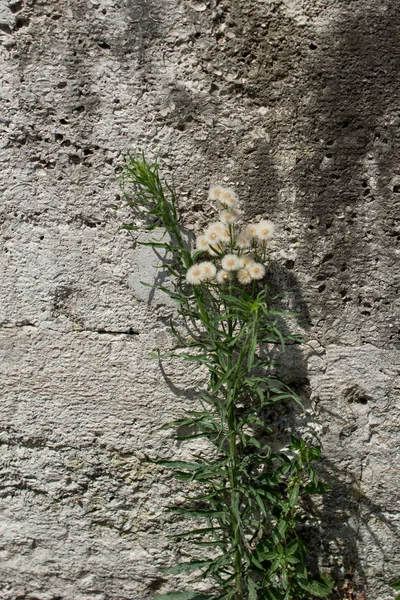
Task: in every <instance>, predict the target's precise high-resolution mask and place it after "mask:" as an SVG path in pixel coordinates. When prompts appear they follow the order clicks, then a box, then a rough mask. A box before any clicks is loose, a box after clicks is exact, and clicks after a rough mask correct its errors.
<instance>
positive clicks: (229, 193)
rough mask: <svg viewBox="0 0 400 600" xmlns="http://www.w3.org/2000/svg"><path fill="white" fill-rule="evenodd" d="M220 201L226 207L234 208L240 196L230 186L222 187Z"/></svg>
mask: <svg viewBox="0 0 400 600" xmlns="http://www.w3.org/2000/svg"><path fill="white" fill-rule="evenodd" d="M218 202H219V204H220V205H221V206H223V207H225V208H234V207H235V206H236V205H237V203H238V197H237V196H236V194H235V192H234V191H233V190H231V189H230V188H222V191H221V193H220V195H219V198H218Z"/></svg>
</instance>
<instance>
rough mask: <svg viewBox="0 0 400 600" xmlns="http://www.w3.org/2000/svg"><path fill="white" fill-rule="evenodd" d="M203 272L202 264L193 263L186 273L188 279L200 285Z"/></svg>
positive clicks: (193, 283)
mask: <svg viewBox="0 0 400 600" xmlns="http://www.w3.org/2000/svg"><path fill="white" fill-rule="evenodd" d="M202 274H203V271H202V269H201V266H200V264H198V265H192V266H191V267H190V269H188V272H187V273H186V281H187V282H188V283H191V284H192V285H199V284H200V283H201V282H202V281H203V278H202Z"/></svg>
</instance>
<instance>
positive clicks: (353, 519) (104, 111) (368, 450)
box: [0, 0, 400, 600]
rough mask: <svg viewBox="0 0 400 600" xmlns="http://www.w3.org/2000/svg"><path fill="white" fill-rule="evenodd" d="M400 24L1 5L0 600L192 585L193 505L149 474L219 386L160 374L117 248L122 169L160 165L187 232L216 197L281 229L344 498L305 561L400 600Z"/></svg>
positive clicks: (335, 14) (294, 1)
mask: <svg viewBox="0 0 400 600" xmlns="http://www.w3.org/2000/svg"><path fill="white" fill-rule="evenodd" d="M398 8H399V7H398V2H396V0H379V1H378V0H362V1H361V0H360V1H358V0H352V1H351V2H350V1H349V0H265V1H262V0H261V1H259V0H246V1H240V0H221V1H218V0H209V1H207V0H205V1H204V2H203V1H197V0H187V1H186V0H8V1H6V0H2V2H1V3H0V33H1V61H2V66H1V72H2V87H1V92H0V98H1V108H0V131H1V134H0V161H1V172H0V177H1V193H2V199H1V204H0V223H1V234H0V235H1V241H0V272H1V280H0V340H1V342H0V353H1V363H0V381H1V390H2V392H1V396H2V398H1V404H0V414H1V418H0V441H1V471H0V473H1V487H0V512H1V517H0V530H1V534H0V556H1V560H0V598H1V600H3V599H4V600H61V599H62V600H144V599H152V598H153V596H154V593H155V591H157V590H168V589H173V586H174V585H178V584H179V579H178V581H177V580H175V581H174V582H170V583H168V582H167V579H168V578H167V577H166V576H165V575H164V574H162V573H160V571H159V570H158V567H160V566H166V565H168V564H171V563H173V562H174V561H175V560H176V559H177V557H182V556H187V548H186V547H185V546H184V545H181V544H179V543H177V542H174V541H172V540H171V538H168V537H167V534H168V533H171V532H172V531H175V530H177V528H179V523H177V522H175V521H174V519H173V518H172V516H171V515H170V514H168V512H167V511H166V510H165V506H166V505H167V504H169V503H170V502H171V501H173V500H174V499H176V498H177V497H178V496H179V493H180V492H179V490H178V489H177V488H176V486H175V484H174V482H173V481H172V480H171V478H170V477H169V475H168V474H167V473H164V472H162V471H161V470H160V469H159V468H158V467H155V466H154V465H151V464H149V463H148V462H146V457H148V456H149V457H153V458H154V457H156V456H186V455H188V454H190V452H191V451H192V450H193V446H190V445H184V446H182V445H177V444H176V443H173V442H172V441H171V439H170V438H169V434H167V433H161V432H159V433H152V432H153V430H154V429H155V428H156V427H157V425H159V424H160V423H162V422H164V421H165V420H168V418H173V417H176V416H179V415H181V414H182V411H183V409H184V408H185V407H188V406H190V405H192V403H193V402H195V401H196V390H197V388H198V386H199V385H200V384H201V381H202V373H200V372H198V371H192V370H188V369H187V368H186V366H185V365H182V364H178V363H176V362H171V363H169V362H167V363H166V364H164V371H161V370H160V366H159V365H158V364H157V362H156V361H154V360H152V359H150V358H149V354H150V352H151V350H152V348H154V347H155V346H156V347H159V348H168V347H169V346H170V345H171V338H170V335H169V333H168V325H167V323H168V316H169V315H170V313H171V311H172V310H173V307H171V305H169V304H168V303H166V302H165V299H164V298H162V297H161V296H157V295H156V296H155V297H154V298H148V293H147V292H146V289H145V288H142V287H141V286H140V283H139V282H140V280H141V279H147V280H149V281H151V279H152V277H153V276H154V273H155V271H154V269H153V267H152V266H151V265H153V264H155V263H156V262H157V259H156V258H154V257H152V256H151V255H149V254H148V253H146V252H145V251H144V250H143V249H140V248H138V247H137V245H136V244H135V240H134V239H132V238H131V237H130V236H129V235H127V234H122V233H121V234H117V228H118V226H119V225H120V224H121V221H120V219H121V218H122V217H120V213H115V211H114V210H113V209H112V207H113V206H114V205H119V204H120V203H121V200H120V190H119V186H118V181H117V178H116V173H115V169H116V167H117V165H118V162H119V161H120V157H121V154H122V153H123V152H124V151H127V150H129V149H143V150H145V151H146V152H147V153H151V152H153V153H154V152H157V151H159V152H160V157H161V160H162V163H163V169H164V170H165V172H166V173H171V172H174V177H175V183H176V186H177V188H178V191H179V193H180V208H181V213H182V216H183V219H184V221H185V223H186V226H187V228H188V229H189V230H190V229H191V230H196V229H197V228H198V227H200V226H201V225H202V224H204V223H205V221H206V220H207V219H208V218H209V216H210V215H212V214H213V213H212V209H211V208H210V207H209V206H207V205H206V203H205V198H206V191H207V188H208V185H209V184H210V183H212V182H219V181H222V182H226V183H229V184H231V185H233V186H234V187H235V188H236V189H237V191H238V193H239V195H240V197H241V199H242V203H243V208H244V210H245V213H246V216H247V217H248V218H253V217H261V216H262V217H268V218H271V219H273V220H274V221H275V222H276V223H277V226H278V235H277V240H276V242H275V246H274V250H273V252H272V255H271V267H270V271H269V280H270V284H271V286H272V287H273V288H276V289H279V290H282V289H283V290H286V291H288V292H291V293H292V296H291V298H292V300H291V303H292V305H293V308H294V309H295V310H297V311H298V312H299V315H300V316H299V318H298V320H297V322H296V323H295V324H294V326H295V327H296V328H297V329H300V330H301V331H302V332H303V333H304V335H305V337H306V339H307V342H308V343H307V345H306V346H304V350H303V352H302V354H301V355H300V354H296V355H291V356H290V355H289V356H288V357H287V359H286V362H285V365H284V366H283V367H282V368H283V370H284V371H285V374H286V377H287V378H288V380H290V381H291V382H292V384H293V385H295V386H297V389H298V390H299V392H300V393H301V394H302V395H303V397H304V399H305V402H306V406H307V411H306V414H305V415H303V416H301V415H299V416H298V418H299V419H300V424H301V427H303V429H304V430H305V431H308V432H309V435H311V434H313V435H317V436H318V437H319V438H320V439H321V441H322V443H323V445H324V460H323V462H322V464H321V472H322V474H323V475H324V477H325V479H326V480H328V481H329V482H330V483H331V484H332V487H333V491H332V493H331V494H330V495H329V496H328V497H326V498H325V499H324V501H323V504H322V505H321V507H320V508H319V517H320V519H321V521H320V526H319V528H316V529H315V531H314V532H312V533H311V534H310V532H309V534H308V535H309V538H310V540H309V541H310V542H311V545H312V546H313V550H314V558H315V557H319V562H320V564H321V565H322V567H324V568H325V569H328V570H331V571H332V573H333V574H334V576H335V577H337V578H338V591H337V593H336V595H335V597H336V598H343V597H344V598H350V599H351V598H353V599H355V598H356V597H357V598H358V599H359V600H360V599H361V598H364V596H363V595H362V594H365V598H367V599H368V600H390V599H391V598H393V593H392V592H391V590H390V587H389V585H388V584H389V582H390V581H391V580H392V579H393V578H395V577H396V576H399V575H400V561H399V556H400V552H399V550H400V543H399V484H400V473H399V466H398V465H399V457H398V447H399V430H398V416H399V402H398V393H399V388H400V384H399V369H400V357H399V342H400V338H399V322H398V316H399V310H398V307H399V300H398V287H399V266H398V264H399V262H398V261H399V245H398V244H399V239H400V232H399V228H398V218H399V198H400V195H399V194H400V166H399V165H400V163H399V126H400V49H399V44H398V40H399V35H400V12H399V10H398ZM290 410H291V409H290V408H289V407H287V408H282V409H281V413H280V415H278V416H277V417H275V418H276V428H277V430H280V431H281V433H282V436H283V437H284V435H285V428H287V423H288V419H289V421H290V418H291V417H290V415H289V413H290ZM286 413H288V414H286ZM286 417H287V418H286ZM279 428H280V429H279ZM317 529H318V530H317ZM306 535H307V532H306ZM353 592H354V593H353ZM356 592H357V593H358V594H359V596H356Z"/></svg>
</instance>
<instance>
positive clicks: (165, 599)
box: [154, 592, 213, 600]
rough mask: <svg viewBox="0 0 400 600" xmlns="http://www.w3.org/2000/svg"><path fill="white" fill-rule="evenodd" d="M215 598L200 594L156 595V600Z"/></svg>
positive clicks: (203, 599)
mask: <svg viewBox="0 0 400 600" xmlns="http://www.w3.org/2000/svg"><path fill="white" fill-rule="evenodd" d="M212 598H213V596H207V595H206V594H199V593H198V592H169V593H168V594H156V595H155V596H154V600H211V599H212Z"/></svg>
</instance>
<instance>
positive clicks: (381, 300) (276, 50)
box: [241, 3, 400, 344]
mask: <svg viewBox="0 0 400 600" xmlns="http://www.w3.org/2000/svg"><path fill="white" fill-rule="evenodd" d="M255 19H257V17H255ZM299 29H300V28H298V27H296V26H295V25H294V24H293V23H292V22H291V21H290V20H288V19H287V18H286V17H283V16H281V15H276V16H275V17H274V18H273V19H272V20H271V22H270V23H269V30H268V32H267V33H266V34H265V36H264V38H263V39H261V40H260V41H259V43H258V46H257V48H254V47H251V56H252V59H253V60H257V61H258V65H259V75H258V77H257V78H256V79H255V80H254V82H252V83H250V84H249V86H248V90H247V92H248V94H249V95H250V96H251V97H252V99H253V100H254V102H255V103H256V104H260V105H262V106H264V107H267V108H268V109H273V108H274V107H277V111H278V112H279V108H278V107H282V111H283V112H284V111H285V110H286V111H287V112H288V114H290V115H291V116H290V117H289V118H285V119H283V120H279V119H277V120H276V121H275V122H271V123H270V124H269V126H270V127H271V133H272V136H271V138H272V141H271V144H270V145H269V147H268V146H267V145H266V146H265V147H259V148H258V149H257V150H256V151H255V152H254V153H253V154H252V160H253V162H254V163H255V165H256V169H255V174H248V175H247V183H248V184H249V186H250V196H251V198H252V204H251V206H250V213H251V212H260V208H262V209H263V210H264V211H265V213H266V214H269V215H270V216H271V218H274V217H275V216H278V215H279V212H280V211H282V203H283V201H282V202H279V203H278V202H277V198H279V196H278V193H277V192H278V190H279V189H282V188H283V187H284V186H283V182H281V181H280V178H281V175H280V174H279V173H278V172H277V169H276V167H275V165H274V163H273V162H272V161H271V158H270V157H271V154H272V155H273V154H274V152H275V151H276V150H277V142H278V143H282V140H283V141H284V144H283V146H285V147H286V148H287V149H288V151H291V152H295V164H294V165H293V167H292V169H291V172H290V176H289V178H290V181H291V185H292V186H293V188H294V189H295V190H296V200H295V205H294V210H295V211H296V213H297V214H298V215H299V216H300V218H301V220H302V222H303V223H304V234H303V236H302V240H301V241H302V244H301V246H300V247H299V250H298V258H297V261H298V264H303V265H304V266H307V268H308V267H309V266H310V265H311V264H312V263H314V265H316V263H318V265H317V266H316V269H314V271H316V273H315V279H316V285H317V286H318V288H319V289H318V292H316V293H314V296H313V298H312V301H313V303H314V304H315V305H316V306H318V305H320V306H321V308H322V310H324V309H325V311H326V306H325V304H326V301H327V294H328V293H329V294H330V298H329V300H330V302H329V304H330V314H329V315H327V318H328V319H329V320H330V323H331V324H332V323H333V322H334V320H335V318H341V316H342V314H343V310H344V309H345V308H346V307H347V305H348V306H349V308H351V307H353V309H354V312H358V313H359V316H360V321H361V323H365V322H368V317H370V316H371V315H372V316H373V318H375V319H376V320H378V321H379V325H378V327H379V332H378V334H377V336H375V337H379V338H380V341H381V342H382V343H384V344H386V343H387V342H388V341H389V342H392V343H393V344H396V343H399V340H400V337H399V335H398V333H399V332H397V331H396V330H394V329H389V328H388V323H389V322H390V321H392V322H393V321H395V318H394V315H393V314H391V311H392V310H393V309H392V307H391V302H390V298H388V297H387V296H388V295H390V294H392V295H393V297H395V295H396V289H395V288H396V286H397V287H398V282H396V281H393V269H392V273H391V272H390V267H391V264H390V261H393V260H394V259H393V258H390V252H393V249H394V248H395V247H396V245H398V244H399V241H400V232H399V230H398V228H397V229H396V226H397V227H398V213H399V211H398V207H399V202H400V167H399V164H400V160H399V159H400V156H399V152H398V150H397V148H398V146H399V144H398V142H399V137H400V134H399V125H400V111H399V106H400V47H399V45H398V39H399V35H400V13H399V11H398V7H397V6H395V5H394V4H393V3H391V4H390V5H388V7H387V8H386V9H385V6H384V5H383V4H381V3H379V4H378V5H376V4H375V5H374V6H372V7H370V8H368V7H364V8H363V9H361V10H358V11H357V10H355V9H354V10H352V9H351V8H350V7H345V8H344V9H343V13H342V15H341V17H340V18H339V20H338V21H337V22H335V23H333V24H331V25H330V27H329V30H328V32H327V33H323V34H320V35H319V37H318V38H315V37H314V39H307V35H306V34H305V33H304V30H301V31H299ZM310 35H311V34H310ZM283 39H284V41H282V40H283ZM279 40H280V42H279ZM241 43H242V44H243V48H242V50H243V49H244V48H246V43H247V41H246V40H242V42H241ZM248 43H249V45H251V44H252V42H251V40H249V41H248ZM249 52H250V46H249ZM299 56H300V58H299ZM279 69H280V70H279ZM274 77H276V80H275V83H276V82H277V81H279V86H277V85H271V81H272V82H273V81H274ZM278 89H279V90H280V91H279V92H278V91H277V90H278ZM271 114H274V112H273V110H272V112H271ZM281 148H282V146H281ZM245 177H246V176H245ZM396 209H397V210H396ZM289 210H291V207H289ZM393 267H394V264H393ZM385 268H386V273H384V274H383V276H382V273H383V269H385ZM355 280H356V281H357V283H358V284H359V287H360V288H361V287H362V286H363V285H364V286H372V287H374V290H375V297H374V298H371V297H368V293H366V292H365V293H364V292H362V291H360V290H359V293H358V294H357V293H354V291H353V292H352V291H351V285H352V283H354V281H355ZM381 281H382V285H381V284H380V282H381ZM318 282H320V283H319V285H318ZM331 282H332V285H331ZM324 292H326V293H324ZM374 311H375V312H374ZM379 313H380V315H381V316H380V315H379ZM383 314H385V315H386V319H384V318H383V317H382V315H383ZM385 321H386V322H385ZM364 330H365V331H367V330H368V324H366V325H365V326H364ZM367 336H368V333H367ZM332 341H333V340H332ZM334 341H335V342H337V341H338V340H334ZM375 341H376V339H374V343H375Z"/></svg>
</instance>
